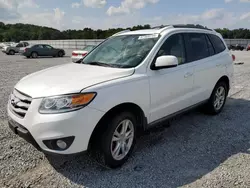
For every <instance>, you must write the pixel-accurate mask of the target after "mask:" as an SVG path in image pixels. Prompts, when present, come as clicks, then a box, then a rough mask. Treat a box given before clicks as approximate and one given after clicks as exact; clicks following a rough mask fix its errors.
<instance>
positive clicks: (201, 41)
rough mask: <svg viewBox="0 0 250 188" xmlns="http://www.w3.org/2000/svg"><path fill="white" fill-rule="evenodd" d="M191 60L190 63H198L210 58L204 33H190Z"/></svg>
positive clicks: (189, 51)
mask: <svg viewBox="0 0 250 188" xmlns="http://www.w3.org/2000/svg"><path fill="white" fill-rule="evenodd" d="M187 40H188V42H189V50H188V53H189V58H190V61H197V60H200V59H203V58H206V57H208V56H209V50H208V46H207V41H206V35H205V34H202V33H188V34H187Z"/></svg>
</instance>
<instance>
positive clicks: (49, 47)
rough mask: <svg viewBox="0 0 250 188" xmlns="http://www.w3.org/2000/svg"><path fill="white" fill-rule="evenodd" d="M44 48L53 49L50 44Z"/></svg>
mask: <svg viewBox="0 0 250 188" xmlns="http://www.w3.org/2000/svg"><path fill="white" fill-rule="evenodd" d="M43 47H44V48H48V49H52V47H51V46H50V45H43Z"/></svg>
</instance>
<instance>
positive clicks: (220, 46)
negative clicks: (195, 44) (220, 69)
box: [208, 34, 226, 54]
mask: <svg viewBox="0 0 250 188" xmlns="http://www.w3.org/2000/svg"><path fill="white" fill-rule="evenodd" d="M208 36H209V39H210V40H211V42H212V44H213V46H214V49H215V53H216V54H218V53H220V52H223V51H224V50H225V49H226V46H225V45H224V43H223V42H222V40H221V39H220V37H218V36H216V35H211V34H209V35H208Z"/></svg>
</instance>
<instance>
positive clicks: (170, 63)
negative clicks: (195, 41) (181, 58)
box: [152, 55, 178, 70]
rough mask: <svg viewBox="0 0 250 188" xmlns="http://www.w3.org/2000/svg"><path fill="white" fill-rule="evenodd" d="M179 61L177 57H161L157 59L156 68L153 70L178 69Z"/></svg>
mask: <svg viewBox="0 0 250 188" xmlns="http://www.w3.org/2000/svg"><path fill="white" fill-rule="evenodd" d="M177 65H178V59H177V57H175V56H172V55H167V56H160V57H158V58H157V59H156V61H155V64H154V66H153V67H152V69H153V70H159V69H165V68H172V67H177Z"/></svg>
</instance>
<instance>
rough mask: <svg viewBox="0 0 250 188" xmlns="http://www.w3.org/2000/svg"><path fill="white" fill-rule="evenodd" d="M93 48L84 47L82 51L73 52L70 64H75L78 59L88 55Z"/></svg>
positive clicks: (90, 46)
mask: <svg viewBox="0 0 250 188" xmlns="http://www.w3.org/2000/svg"><path fill="white" fill-rule="evenodd" d="M94 47H95V46H93V45H87V46H85V47H84V48H83V49H81V50H75V51H73V52H72V57H71V58H72V62H74V63H75V62H77V61H79V60H80V59H82V58H83V57H84V56H86V55H87V53H89V52H90V51H91V50H93V49H94Z"/></svg>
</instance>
